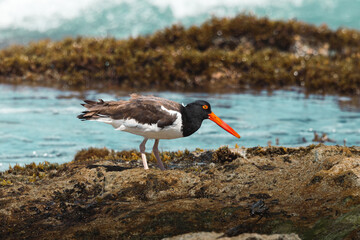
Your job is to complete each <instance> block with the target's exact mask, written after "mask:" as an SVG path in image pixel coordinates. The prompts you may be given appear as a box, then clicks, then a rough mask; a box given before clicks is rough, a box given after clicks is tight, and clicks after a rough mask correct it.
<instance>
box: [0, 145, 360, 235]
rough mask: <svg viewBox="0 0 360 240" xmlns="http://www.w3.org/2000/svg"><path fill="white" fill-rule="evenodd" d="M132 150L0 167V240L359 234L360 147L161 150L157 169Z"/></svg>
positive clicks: (96, 151) (84, 153)
mask: <svg viewBox="0 0 360 240" xmlns="http://www.w3.org/2000/svg"><path fill="white" fill-rule="evenodd" d="M138 154H139V153H138V152H136V151H130V152H129V151H123V152H114V151H111V150H108V149H88V150H83V151H81V152H79V153H78V154H77V155H76V156H75V159H74V161H72V162H70V163H67V164H62V165H57V164H50V163H43V164H38V165H36V164H32V165H31V164H30V165H28V166H26V167H20V166H14V167H12V168H11V169H9V170H8V171H6V172H2V173H0V183H1V185H0V186H1V187H0V205H1V208H0V235H1V236H2V239H161V238H166V237H169V238H170V237H175V236H177V235H181V234H187V233H193V234H190V235H187V236H182V238H180V237H177V238H176V237H175V238H173V239H212V238H206V236H214V238H213V239H216V238H218V237H220V236H222V237H224V239H226V237H234V239H246V238H241V236H242V235H241V234H244V233H257V234H290V235H286V237H284V238H279V237H278V235H273V236H272V235H269V236H260V235H256V234H254V235H253V236H255V235H256V236H258V238H255V237H254V238H252V239H299V238H298V237H300V238H301V239H325V238H326V239H358V238H359V237H360V228H359V226H360V217H359V216H360V214H359V213H360V191H359V189H360V181H359V177H360V164H359V156H360V147H341V146H325V145H321V144H320V145H310V146H307V147H299V148H285V147H264V148H263V147H255V148H247V149H246V148H233V149H229V148H227V147H222V148H219V149H218V150H214V151H203V150H200V149H199V150H198V151H195V152H188V151H186V152H180V151H179V152H164V153H162V155H163V156H162V157H163V159H165V162H166V165H167V167H168V170H166V171H160V170H159V169H157V168H156V167H154V166H153V165H152V163H151V164H150V166H152V167H151V169H150V170H148V171H145V170H144V169H142V167H141V164H140V162H139V161H138ZM149 158H151V156H150V155H149ZM199 232H208V233H199ZM211 232H213V233H211ZM195 233H196V234H195ZM199 234H204V235H203V236H205V237H204V238H200V237H199V236H200V235H199ZM291 234H292V235H291ZM259 236H260V237H259ZM192 237H193V238H192ZM196 237H198V238H196ZM271 237H273V238H271ZM276 237H278V238H276Z"/></svg>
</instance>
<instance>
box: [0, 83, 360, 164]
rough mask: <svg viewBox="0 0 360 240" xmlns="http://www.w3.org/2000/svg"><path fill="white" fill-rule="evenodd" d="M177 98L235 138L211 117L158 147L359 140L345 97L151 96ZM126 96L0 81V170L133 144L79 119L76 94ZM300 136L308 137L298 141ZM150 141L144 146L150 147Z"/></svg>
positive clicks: (135, 141) (358, 122)
mask: <svg viewBox="0 0 360 240" xmlns="http://www.w3.org/2000/svg"><path fill="white" fill-rule="evenodd" d="M154 94H155V95H157V96H160V97H165V98H168V99H172V100H175V101H177V102H181V103H185V104H186V103H189V102H191V101H194V100H196V99H204V100H207V101H209V102H210V103H211V105H212V110H213V111H214V113H215V114H217V115H218V116H219V117H221V118H222V119H223V120H224V121H226V122H227V123H228V124H229V125H230V126H232V127H233V128H234V129H235V130H236V131H237V132H238V133H239V134H240V135H241V139H237V138H235V137H233V136H232V135H230V134H229V133H227V132H225V131H224V130H223V129H221V128H220V127H218V126H217V125H215V124H214V123H213V122H211V121H204V122H203V125H202V127H201V128H200V130H199V131H198V132H196V133H195V134H193V135H192V136H190V137H188V138H182V139H174V140H161V141H160V150H164V151H167V150H179V149H180V150H184V149H189V150H194V149H195V148H198V147H199V148H205V149H214V148H218V147H220V146H222V145H229V146H230V147H233V146H234V145H235V144H238V145H239V146H246V147H252V146H258V145H261V146H266V145H267V144H268V141H271V142H272V144H273V145H275V142H276V138H278V139H279V143H280V145H282V146H301V145H308V144H311V143H312V141H311V140H312V139H313V136H314V131H317V132H318V133H319V134H321V133H322V132H325V133H327V134H328V136H329V138H331V139H333V140H335V143H327V144H340V145H342V144H343V140H344V139H346V141H347V145H359V144H360V110H359V109H358V108H357V107H353V106H354V105H353V104H351V102H352V101H353V100H352V99H350V98H347V97H337V96H326V97H323V96H317V95H313V96H309V97H306V96H305V95H304V94H302V93H299V92H297V91H275V92H273V93H272V94H269V93H267V92H265V91H263V92H260V93H257V94H252V93H241V94H204V93H201V94H199V93H186V94H185V93H171V92H161V93H154ZM126 95H127V94H126V93H124V94H122V95H114V94H103V93H97V92H94V91H89V92H85V93H78V92H70V91H59V90H54V89H48V88H30V87H12V86H8V85H0V170H4V169H7V168H8V166H9V164H11V165H14V164H15V163H19V164H25V163H30V162H33V161H35V162H42V161H49V162H57V163H63V162H67V161H71V160H72V159H73V157H74V154H75V153H76V151H78V150H80V149H83V148H88V147H107V148H111V149H115V150H128V149H135V148H136V149H137V148H138V146H139V144H140V142H141V141H142V137H140V136H136V135H131V134H129V133H125V132H120V131H115V130H114V129H113V128H112V127H111V126H110V125H107V124H104V123H99V122H89V121H88V122H82V121H80V120H79V119H77V118H76V116H77V115H78V114H79V113H80V112H81V111H82V110H83V107H82V106H81V105H80V103H81V102H82V99H84V98H87V99H94V100H96V99H98V98H102V99H104V100H112V99H127V98H128V97H127V96H126ZM304 139H305V140H306V142H304ZM152 144H153V143H152V142H151V141H150V142H148V144H147V150H151V147H152Z"/></svg>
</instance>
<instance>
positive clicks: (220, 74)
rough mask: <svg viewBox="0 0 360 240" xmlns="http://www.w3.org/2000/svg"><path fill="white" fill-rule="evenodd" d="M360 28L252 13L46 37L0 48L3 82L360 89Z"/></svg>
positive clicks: (153, 87)
mask: <svg viewBox="0 0 360 240" xmlns="http://www.w3.org/2000/svg"><path fill="white" fill-rule="evenodd" d="M359 40H360V32H359V31H356V30H350V29H338V30H337V31H332V30H330V29H329V28H327V27H326V26H320V27H316V26H313V25H309V24H305V23H302V22H297V21H288V22H285V21H272V20H269V19H267V18H257V17H255V16H249V15H239V16H236V17H234V18H213V19H211V20H209V21H207V22H205V23H204V24H202V25H201V26H192V27H190V28H188V29H186V28H184V27H183V26H181V25H174V26H171V27H169V28H166V29H164V30H161V31H158V32H156V33H154V34H153V35H149V36H140V37H137V38H129V39H127V40H116V39H113V38H105V39H99V38H82V37H78V38H75V39H72V38H66V39H64V40H62V41H58V42H53V41H50V40H43V41H39V42H36V43H31V44H29V45H28V46H12V47H9V48H6V49H3V50H1V51H0V59H2V64H1V65H0V82H7V83H13V84H24V83H26V84H32V85H46V86H52V87H59V88H63V89H67V88H72V89H89V88H97V89H99V88H100V89H112V88H114V87H118V88H119V89H120V88H121V89H122V90H134V89H136V90H137V91H139V90H176V91H179V90H183V91H197V90H201V91H238V90H244V89H249V88H261V89H264V88H267V89H272V88H283V87H288V86H299V87H304V88H305V89H306V90H307V91H308V92H320V93H342V94H360V88H359V87H360V69H359V67H358V66H359V65H360V55H359V52H360V41H359Z"/></svg>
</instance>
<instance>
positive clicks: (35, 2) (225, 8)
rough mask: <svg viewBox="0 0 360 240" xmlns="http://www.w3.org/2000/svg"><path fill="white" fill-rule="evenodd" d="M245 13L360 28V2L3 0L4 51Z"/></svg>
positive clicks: (0, 43) (0, 26)
mask: <svg viewBox="0 0 360 240" xmlns="http://www.w3.org/2000/svg"><path fill="white" fill-rule="evenodd" d="M244 12H246V13H254V14H256V15H257V16H268V17H269V18H271V19H283V20H286V19H298V20H301V21H305V22H308V23H312V24H316V25H320V24H323V23H326V24H327V25H328V26H329V27H331V28H332V29H337V28H339V27H349V28H355V29H360V18H359V12H360V0H323V1H318V0H279V1H273V0H242V1H238V0H206V1H205V0H181V1H174V0H137V1H135V0H78V1H71V0H52V1H43V0H32V1H28V0H0V47H5V46H8V45H10V44H13V43H20V44H25V43H28V42H29V41H36V40H39V39H42V38H51V39H62V38H64V37H67V36H72V37H76V36H79V35H80V36H94V37H109V36H110V37H116V38H127V37H129V36H137V35H140V34H141V35H143V34H150V33H153V32H154V31H156V30H159V29H162V28H164V27H166V26H170V25H171V24H174V23H182V24H183V25H185V26H190V25H193V24H201V23H202V22H204V21H205V20H207V19H209V18H210V17H211V16H219V17H222V16H235V15H237V14H239V13H244Z"/></svg>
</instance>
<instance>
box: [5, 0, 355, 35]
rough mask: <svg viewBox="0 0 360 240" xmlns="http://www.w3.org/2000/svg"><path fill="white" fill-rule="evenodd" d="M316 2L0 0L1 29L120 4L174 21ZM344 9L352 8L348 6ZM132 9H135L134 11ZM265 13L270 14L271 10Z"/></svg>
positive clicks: (49, 24) (329, 5)
mask: <svg viewBox="0 0 360 240" xmlns="http://www.w3.org/2000/svg"><path fill="white" fill-rule="evenodd" d="M316 2H317V0H278V1H273V0H242V1H239V0H181V1H174V0H142V1H134V0H77V1H73V0H52V1H48V0H0V30H1V29H8V28H24V29H27V30H30V31H47V30H49V29H54V28H57V27H59V26H60V25H61V24H62V23H63V22H64V21H66V20H69V19H74V18H77V17H80V16H81V15H83V17H85V18H86V19H88V20H89V21H90V22H91V21H92V20H94V19H92V14H89V12H90V13H91V12H98V13H99V12H101V11H102V10H103V9H111V7H116V6H119V4H123V3H126V4H127V6H130V8H131V9H140V10H141V11H142V14H145V12H144V10H146V8H145V9H144V8H141V7H142V6H147V7H149V6H154V7H157V8H159V9H161V10H163V11H165V10H167V9H170V11H171V14H172V15H173V17H174V18H175V20H177V21H181V20H184V18H188V17H197V16H198V15H200V14H207V15H211V14H215V15H222V16H224V15H234V14H236V13H239V12H244V11H253V10H254V8H255V7H257V8H263V9H266V8H269V9H271V8H274V7H275V8H281V9H283V10H284V11H282V16H279V17H285V18H288V17H289V14H296V13H295V12H293V13H292V11H291V10H292V9H294V8H298V7H302V6H304V5H309V6H312V4H314V3H316ZM341 4H342V2H341V0H324V1H322V2H321V7H322V8H323V9H322V12H324V13H321V12H319V14H320V15H321V14H325V12H326V11H328V10H329V9H334V8H337V7H338V6H339V5H341ZM353 4H354V7H356V4H359V1H358V0H356V1H354V3H353ZM347 8H349V9H351V6H349V7H347ZM325 10H326V11H325ZM132 11H133V12H136V10H132ZM319 11H321V9H319ZM267 13H270V14H271V10H270V12H267ZM136 14H138V13H136ZM309 14H310V13H309ZM105 16H106V18H115V17H118V16H113V15H112V14H109V13H108V11H107V13H106V14H105ZM290 17H297V16H296V15H295V16H290ZM134 27H136V26H134Z"/></svg>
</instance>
